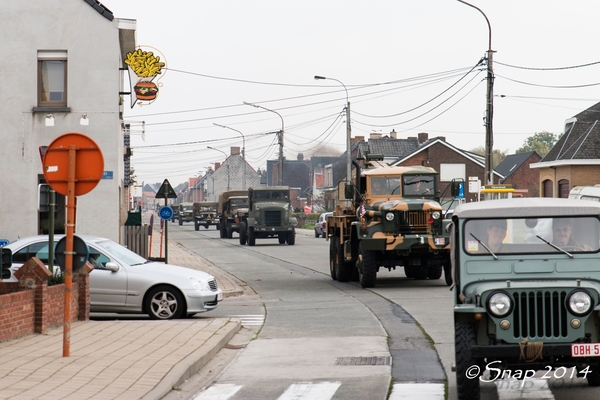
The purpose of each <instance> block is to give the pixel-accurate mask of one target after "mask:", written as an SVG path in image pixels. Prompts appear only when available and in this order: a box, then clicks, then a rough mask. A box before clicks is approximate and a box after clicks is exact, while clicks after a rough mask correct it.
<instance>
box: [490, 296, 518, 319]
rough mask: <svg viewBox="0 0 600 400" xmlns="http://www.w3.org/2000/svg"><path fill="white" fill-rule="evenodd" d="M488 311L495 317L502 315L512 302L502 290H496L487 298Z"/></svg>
mask: <svg viewBox="0 0 600 400" xmlns="http://www.w3.org/2000/svg"><path fill="white" fill-rule="evenodd" d="M487 303H488V311H489V312H490V313H491V314H492V315H494V316H495V317H503V316H505V315H506V314H508V313H509V312H510V309H511V307H512V302H511V300H510V296H509V295H508V294H506V293H504V292H496V293H494V294H492V295H491V296H490V297H489V298H488V301H487Z"/></svg>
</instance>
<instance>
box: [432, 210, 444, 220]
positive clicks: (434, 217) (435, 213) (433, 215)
mask: <svg viewBox="0 0 600 400" xmlns="http://www.w3.org/2000/svg"><path fill="white" fill-rule="evenodd" d="M431 216H432V217H433V219H440V217H441V216H442V214H441V213H440V212H439V211H434V212H432V213H431Z"/></svg>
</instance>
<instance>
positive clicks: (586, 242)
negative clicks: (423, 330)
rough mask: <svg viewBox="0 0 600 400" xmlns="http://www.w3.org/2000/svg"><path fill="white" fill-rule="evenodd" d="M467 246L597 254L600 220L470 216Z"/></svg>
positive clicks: (473, 250)
mask: <svg viewBox="0 0 600 400" xmlns="http://www.w3.org/2000/svg"><path fill="white" fill-rule="evenodd" d="M464 229H465V235H464V236H463V248H464V250H465V252H467V253H469V254H472V255H488V256H489V255H492V256H494V257H495V258H496V256H498V255H502V254H536V253H553V254H557V253H564V254H566V255H568V256H570V257H571V256H572V255H571V253H595V252H598V251H599V250H600V219H599V218H598V217H595V216H587V217H570V218H566V217H554V218H506V219H499V218H495V219H491V218H490V219H470V220H467V221H466V222H465V225H464Z"/></svg>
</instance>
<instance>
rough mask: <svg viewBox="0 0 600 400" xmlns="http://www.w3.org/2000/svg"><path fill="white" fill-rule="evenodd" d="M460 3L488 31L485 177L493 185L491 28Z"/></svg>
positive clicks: (464, 2) (487, 20)
mask: <svg viewBox="0 0 600 400" xmlns="http://www.w3.org/2000/svg"><path fill="white" fill-rule="evenodd" d="M457 1H458V2H460V3H463V4H466V5H468V6H469V7H473V8H474V9H476V10H477V11H479V12H480V13H481V14H482V15H483V17H484V18H485V22H487V26H488V30H489V44H488V51H487V59H488V62H487V100H486V102H487V107H486V113H485V175H486V180H487V183H488V184H490V185H491V184H493V183H494V173H493V171H494V164H493V160H494V159H493V147H494V133H493V130H492V118H493V115H494V103H493V98H494V71H493V69H492V56H493V53H494V52H493V50H492V26H491V25H490V20H489V19H488V17H487V16H486V15H485V13H484V12H483V11H481V10H480V9H479V8H477V7H475V6H474V5H472V4H469V3H467V2H466V1H463V0H457Z"/></svg>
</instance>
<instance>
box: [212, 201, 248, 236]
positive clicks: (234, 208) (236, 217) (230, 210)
mask: <svg viewBox="0 0 600 400" xmlns="http://www.w3.org/2000/svg"><path fill="white" fill-rule="evenodd" d="M218 213H219V221H220V225H219V227H220V233H221V238H222V239H225V238H227V239H231V238H232V237H233V232H238V233H239V232H240V222H241V221H243V220H245V219H246V217H248V191H247V190H230V191H227V192H223V193H221V194H220V195H219V203H218Z"/></svg>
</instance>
